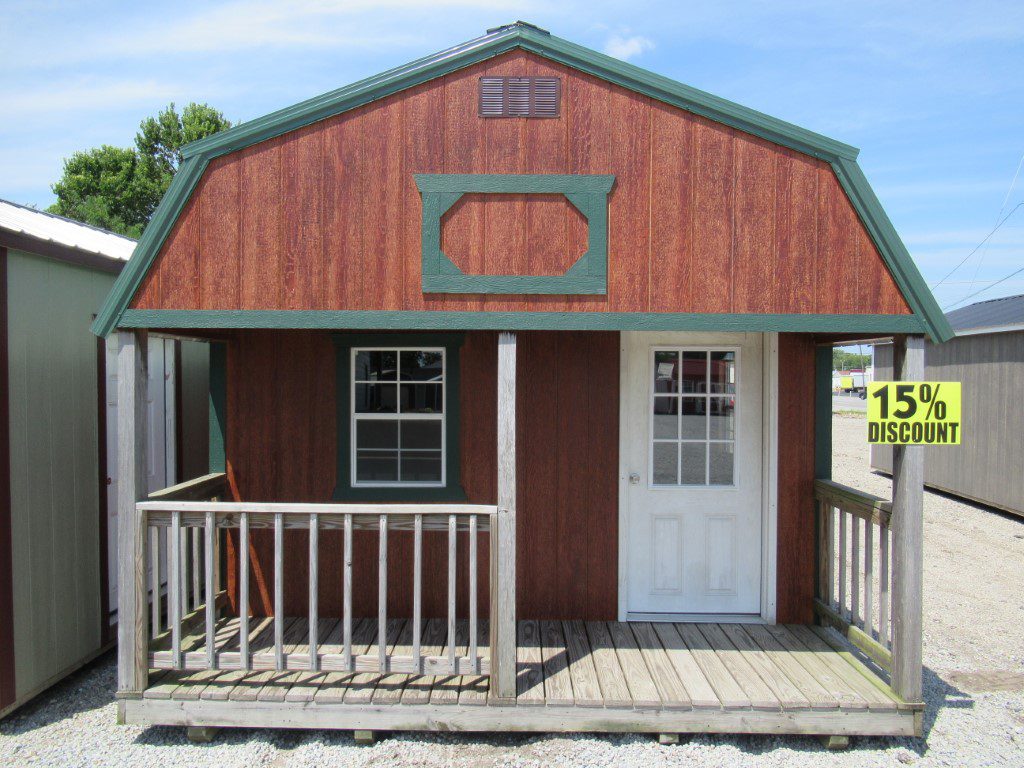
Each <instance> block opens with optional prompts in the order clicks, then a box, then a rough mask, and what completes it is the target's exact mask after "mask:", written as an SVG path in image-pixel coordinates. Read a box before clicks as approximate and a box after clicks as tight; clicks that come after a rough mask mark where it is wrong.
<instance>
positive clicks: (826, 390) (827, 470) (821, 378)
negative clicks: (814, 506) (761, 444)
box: [814, 346, 832, 480]
mask: <svg viewBox="0 0 1024 768" xmlns="http://www.w3.org/2000/svg"><path fill="white" fill-rule="evenodd" d="M814 477H815V478H817V479H818V480H831V479H832V347H826V346H818V347H815V348H814Z"/></svg>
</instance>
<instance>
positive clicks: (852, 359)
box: [832, 348, 871, 371]
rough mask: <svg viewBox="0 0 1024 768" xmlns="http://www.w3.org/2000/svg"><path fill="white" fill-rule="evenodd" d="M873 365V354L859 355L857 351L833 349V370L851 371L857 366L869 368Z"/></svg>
mask: <svg viewBox="0 0 1024 768" xmlns="http://www.w3.org/2000/svg"><path fill="white" fill-rule="evenodd" d="M869 365H871V355H869V354H868V355H858V354H857V353H856V352H847V351H846V350H845V349H839V348H836V349H833V350H832V370H834V371H849V370H854V369H857V368H867V367H868V366H869Z"/></svg>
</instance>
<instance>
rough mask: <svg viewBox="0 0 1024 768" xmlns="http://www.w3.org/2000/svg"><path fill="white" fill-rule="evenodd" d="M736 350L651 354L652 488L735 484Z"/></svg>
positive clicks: (680, 349)
mask: <svg viewBox="0 0 1024 768" xmlns="http://www.w3.org/2000/svg"><path fill="white" fill-rule="evenodd" d="M738 369H739V350H738V349H736V348H707V347H700V348H694V347H657V348H654V349H652V350H651V365H650V372H651V378H650V381H651V399H650V405H651V407H650V419H651V421H650V432H649V434H650V456H649V461H648V466H649V467H650V477H649V478H648V481H649V483H650V485H651V486H652V487H673V488H674V487H679V486H698V487H699V486H716V487H723V486H725V487H733V486H735V484H736V460H735V456H736V440H737V434H736V433H737V425H738V423H739V421H738V419H737V415H736V414H737V408H738V406H739V402H738V399H737V398H738V393H737V387H736V382H737V380H738V379H737V374H738Z"/></svg>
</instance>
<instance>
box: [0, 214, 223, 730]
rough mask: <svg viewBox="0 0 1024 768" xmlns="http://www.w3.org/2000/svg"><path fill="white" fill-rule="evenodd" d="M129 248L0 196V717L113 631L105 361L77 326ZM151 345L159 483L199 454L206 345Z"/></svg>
mask: <svg viewBox="0 0 1024 768" xmlns="http://www.w3.org/2000/svg"><path fill="white" fill-rule="evenodd" d="M134 248H135V241H134V240H131V239H129V238H125V237H121V236H119V235H115V234H113V233H110V232H106V231H103V230H100V229H96V228H93V227H89V226H86V225H84V224H80V223H78V222H74V221H70V220H68V219H64V218H62V217H59V216H53V215H51V214H47V213H43V212H40V211H37V210H34V209H31V208H26V207H23V206H20V205H16V204H14V203H10V202H7V201H3V200H0V323H2V332H0V390H2V394H0V716H3V715H5V714H7V713H8V712H10V711H12V710H13V709H14V708H16V707H18V706H19V705H21V704H23V703H24V702H26V701H27V700H29V699H30V698H32V697H33V696H35V695H36V694H37V693H39V692H40V691H42V690H43V689H45V688H47V687H49V686H50V685H52V684H53V683H55V682H57V681H58V680H60V679H61V678H63V677H64V676H66V675H67V674H69V673H70V672H72V671H73V670H75V669H77V668H78V667H80V666H82V665H83V664H85V663H87V662H88V661H90V660H91V659H93V658H94V657H96V656H97V655H98V654H100V653H102V652H103V651H104V650H105V649H107V648H108V647H110V646H111V645H112V644H113V643H114V642H115V640H116V631H115V625H116V607H117V600H116V588H117V584H116V581H117V579H116V573H117V571H116V568H114V567H112V564H113V563H116V549H115V548H116V536H114V535H113V532H114V531H116V524H112V523H115V522H116V521H115V520H114V514H115V513H116V506H114V505H113V504H111V503H110V502H109V499H112V498H113V495H111V494H110V488H111V486H116V482H117V478H116V477H115V476H113V475H114V474H116V473H114V472H112V471H108V468H111V469H112V468H113V467H116V455H114V454H108V451H115V450H116V444H117V443H116V433H115V432H114V431H113V430H116V423H117V422H116V419H113V418H110V417H109V416H108V414H110V415H112V412H113V411H114V410H115V409H116V407H117V405H116V398H115V397H113V396H112V395H111V394H110V393H111V392H112V391H113V390H112V389H111V386H110V385H111V384H112V383H113V379H112V375H113V374H114V372H115V371H116V369H115V368H113V367H110V366H108V364H107V359H108V355H110V354H111V353H110V352H109V351H108V349H107V345H106V344H105V343H104V341H103V340H97V338H96V337H95V336H94V335H92V334H91V333H90V332H89V325H90V323H91V322H92V319H93V317H94V316H95V313H96V312H97V311H98V310H99V308H100V306H101V305H102V304H103V300H104V299H105V298H106V296H107V293H108V292H109V291H110V288H111V286H112V285H113V283H114V279H115V278H116V277H117V275H118V273H120V271H121V268H122V267H123V266H124V264H125V262H126V261H127V260H128V258H129V257H130V256H131V254H132V251H133V250H134ZM150 353H151V355H152V359H153V366H154V368H153V371H152V376H153V378H154V380H153V381H151V386H155V387H156V390H155V391H154V392H153V396H152V398H151V400H152V402H151V404H150V413H151V426H152V427H153V428H154V429H155V430H156V433H155V435H156V436H158V438H159V439H160V441H161V442H162V446H161V450H159V451H157V452H156V456H155V457H154V460H153V462H152V465H151V466H150V468H149V474H150V478H151V481H152V482H153V484H154V487H163V486H164V485H165V484H167V483H168V482H174V481H175V480H176V479H177V478H178V477H179V476H180V475H181V474H182V473H185V476H191V475H192V474H194V473H195V472H196V471H197V470H196V468H195V467H191V466H188V467H182V466H178V462H177V461H176V457H177V456H186V455H187V456H189V460H190V461H203V462H205V458H203V456H200V455H199V454H201V453H202V452H203V451H205V446H206V432H207V426H206V407H207V406H206V397H207V395H206V379H207V372H206V371H207V346H206V345H205V344H191V343H188V342H180V341H177V340H169V339H160V338H153V339H151V340H150ZM108 370H109V371H110V376H108ZM185 371H188V373H187V374H186V373H185ZM108 395H109V396H108ZM183 403H195V404H196V407H185V406H184V405H183ZM183 441H188V443H189V444H190V445H195V446H196V448H193V449H191V450H189V451H182V450H180V445H181V443H182V442H183Z"/></svg>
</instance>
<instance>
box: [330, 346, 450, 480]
mask: <svg viewBox="0 0 1024 768" xmlns="http://www.w3.org/2000/svg"><path fill="white" fill-rule="evenodd" d="M360 352H379V353H386V352H394V354H395V378H394V379H393V380H392V379H360V378H358V369H357V365H356V360H357V359H358V355H359V353H360ZM402 352H436V353H438V354H440V355H441V378H440V379H431V380H429V381H413V380H409V381H403V380H402ZM349 354H350V355H351V357H350V370H351V377H352V381H351V384H352V386H351V390H352V391H351V395H350V398H351V400H350V404H349V413H350V415H351V417H352V428H351V433H352V434H351V446H350V450H351V456H352V466H351V472H352V477H351V482H352V487H354V488H394V487H398V486H401V487H403V488H443V487H445V478H446V477H447V474H446V472H447V460H448V457H447V453H448V451H447V430H446V429H445V427H446V424H445V420H446V419H447V414H448V387H447V380H448V376H447V373H448V356H447V354H445V349H444V347H352V349H351V350H350V353H349ZM403 383H405V384H435V383H436V384H437V385H438V386H440V387H441V412H440V413H403V412H402V398H401V386H402V384H403ZM360 384H375V385H384V386H388V385H390V386H394V387H395V389H396V393H397V396H396V399H395V412H394V413H387V412H383V413H357V412H356V396H357V392H358V387H359V385H360ZM360 421H394V422H396V427H397V430H398V436H397V445H398V447H397V448H396V449H391V448H362V449H360V448H359V447H358V445H357V441H358V437H359V428H358V423H359V422H360ZM403 421H407V422H408V421H436V422H438V423H439V424H440V426H441V447H440V449H432V448H409V449H406V451H407V452H408V453H421V454H422V453H432V454H433V453H440V455H441V479H440V480H439V481H422V480H416V481H413V480H402V453H403V450H402V422H403ZM361 452H362V453H381V454H384V453H395V454H396V456H397V462H398V468H397V473H398V475H397V477H398V479H397V480H390V481H389V480H359V479H358V474H359V455H360V453H361Z"/></svg>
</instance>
